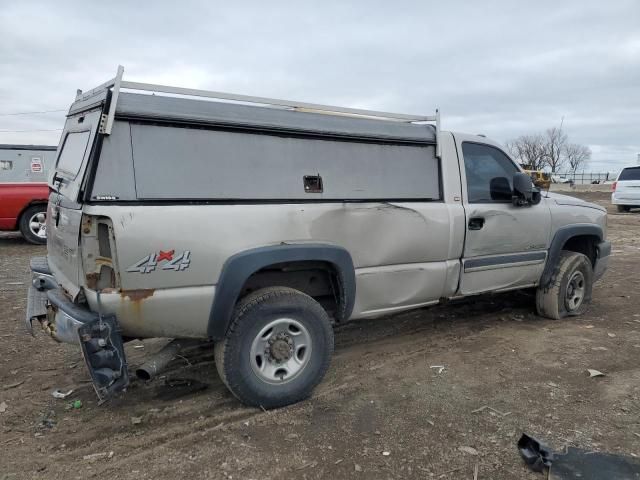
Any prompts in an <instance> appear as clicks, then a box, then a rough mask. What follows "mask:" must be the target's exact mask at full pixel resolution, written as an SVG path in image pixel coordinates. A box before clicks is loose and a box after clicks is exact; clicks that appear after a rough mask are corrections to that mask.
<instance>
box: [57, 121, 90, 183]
mask: <svg viewBox="0 0 640 480" xmlns="http://www.w3.org/2000/svg"><path fill="white" fill-rule="evenodd" d="M90 133H91V132H90V131H89V130H86V131H84V132H72V133H69V134H67V138H66V139H65V141H64V146H63V147H62V152H60V157H59V158H58V170H61V171H62V172H64V173H67V174H69V175H70V176H71V177H73V178H75V177H76V175H78V171H79V170H80V166H81V165H82V160H83V159H84V153H85V151H86V149H87V144H88V143H89V135H90Z"/></svg>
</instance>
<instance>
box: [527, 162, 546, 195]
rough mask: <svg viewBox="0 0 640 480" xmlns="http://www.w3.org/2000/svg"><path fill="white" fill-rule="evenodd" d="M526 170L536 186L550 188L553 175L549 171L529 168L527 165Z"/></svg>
mask: <svg viewBox="0 0 640 480" xmlns="http://www.w3.org/2000/svg"><path fill="white" fill-rule="evenodd" d="M524 171H525V173H527V174H528V175H529V176H530V177H531V180H532V181H533V184H534V185H535V186H536V187H538V188H541V189H544V190H548V189H549V187H550V186H551V175H549V174H548V173H547V172H543V171H542V170H529V169H527V168H526V167H525V169H524Z"/></svg>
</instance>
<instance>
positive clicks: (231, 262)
mask: <svg viewBox="0 0 640 480" xmlns="http://www.w3.org/2000/svg"><path fill="white" fill-rule="evenodd" d="M305 260H310V261H324V262H328V263H330V264H332V265H333V267H334V268H335V269H336V272H337V273H338V275H339V276H340V281H341V285H342V295H341V296H342V297H343V298H341V301H343V302H344V305H343V309H342V315H341V317H342V318H343V319H345V320H346V319H348V318H349V317H350V316H351V312H352V311H353V305H354V303H355V297H356V275H355V268H354V266H353V260H352V259H351V255H350V254H349V252H348V251H347V250H346V249H344V248H342V247H339V246H337V245H330V244H322V243H302V244H289V243H285V244H280V245H272V246H266V247H258V248H252V249H250V250H245V251H242V252H239V253H236V254H235V255H233V256H231V257H229V258H228V259H227V261H226V262H225V263H224V265H223V266H222V271H221V272H220V277H219V279H218V283H217V285H216V292H215V296H214V299H213V305H212V306H211V313H210V314H209V325H208V327H207V334H208V335H209V337H211V338H212V339H213V340H220V339H222V338H224V336H225V334H226V332H227V328H228V327H229V324H230V323H231V316H232V314H233V309H234V307H235V305H236V302H237V300H238V297H239V295H240V293H241V289H242V286H243V285H244V284H245V282H246V281H247V279H248V278H249V277H250V276H251V275H252V274H254V273H255V272H257V271H258V270H260V269H261V268H265V267H268V266H269V265H273V264H276V263H283V262H295V261H305Z"/></svg>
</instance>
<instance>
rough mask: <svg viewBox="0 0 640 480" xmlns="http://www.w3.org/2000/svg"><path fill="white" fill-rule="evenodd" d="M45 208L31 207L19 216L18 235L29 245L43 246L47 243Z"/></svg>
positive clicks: (42, 206)
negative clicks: (20, 234)
mask: <svg viewBox="0 0 640 480" xmlns="http://www.w3.org/2000/svg"><path fill="white" fill-rule="evenodd" d="M46 219H47V206H46V205H32V206H31V207H29V208H27V209H26V210H25V211H24V212H23V213H22V215H21V216H20V222H19V228H20V233H22V236H23V237H24V238H25V240H26V241H27V242H29V243H34V244H36V245H44V244H45V243H47V226H46Z"/></svg>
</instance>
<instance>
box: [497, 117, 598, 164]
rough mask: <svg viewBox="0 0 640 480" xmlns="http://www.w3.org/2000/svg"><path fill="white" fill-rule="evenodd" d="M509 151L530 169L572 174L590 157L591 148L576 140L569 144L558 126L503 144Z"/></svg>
mask: <svg viewBox="0 0 640 480" xmlns="http://www.w3.org/2000/svg"><path fill="white" fill-rule="evenodd" d="M506 147H507V150H509V153H511V155H512V156H513V157H514V158H515V159H516V160H518V161H519V162H520V163H521V164H522V165H526V166H527V168H530V169H532V170H543V169H544V168H546V167H548V168H550V169H551V172H553V173H555V172H558V171H560V170H562V169H565V168H566V169H568V170H569V171H571V172H572V173H575V172H576V171H577V170H578V169H579V168H584V166H586V164H587V163H588V162H589V160H590V159H591V149H589V147H587V146H585V145H580V144H578V143H570V142H569V137H568V136H567V134H566V133H564V132H563V131H562V128H561V127H560V128H558V127H553V128H549V129H547V130H546V131H545V132H544V133H536V134H533V135H522V136H520V137H518V138H516V139H513V140H510V141H508V142H507V143H506Z"/></svg>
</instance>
